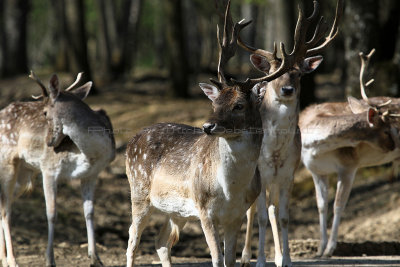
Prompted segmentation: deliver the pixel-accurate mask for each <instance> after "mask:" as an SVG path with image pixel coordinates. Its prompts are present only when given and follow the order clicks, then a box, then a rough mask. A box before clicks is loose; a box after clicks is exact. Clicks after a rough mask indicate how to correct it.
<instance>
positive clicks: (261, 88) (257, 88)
mask: <svg viewBox="0 0 400 267" xmlns="http://www.w3.org/2000/svg"><path fill="white" fill-rule="evenodd" d="M266 86H267V82H262V83H257V84H256V85H254V86H253V88H252V89H251V92H252V94H253V95H254V96H256V97H257V98H258V100H262V99H263V98H264V95H265V91H266V89H265V87H266Z"/></svg>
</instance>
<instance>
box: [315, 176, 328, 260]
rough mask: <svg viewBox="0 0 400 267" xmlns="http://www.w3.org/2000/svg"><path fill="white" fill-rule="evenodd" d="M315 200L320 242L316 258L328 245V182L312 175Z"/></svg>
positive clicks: (321, 177) (323, 178) (326, 178)
mask: <svg viewBox="0 0 400 267" xmlns="http://www.w3.org/2000/svg"><path fill="white" fill-rule="evenodd" d="M312 177H313V180H314V187H315V195H316V198H317V207H318V213H319V232H320V241H319V246H318V251H317V255H316V256H317V257H321V256H322V254H323V253H324V250H325V248H326V245H327V244H328V231H327V217H328V193H329V180H328V177H327V176H325V175H316V174H314V173H313V174H312Z"/></svg>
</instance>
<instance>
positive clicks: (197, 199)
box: [126, 1, 282, 267]
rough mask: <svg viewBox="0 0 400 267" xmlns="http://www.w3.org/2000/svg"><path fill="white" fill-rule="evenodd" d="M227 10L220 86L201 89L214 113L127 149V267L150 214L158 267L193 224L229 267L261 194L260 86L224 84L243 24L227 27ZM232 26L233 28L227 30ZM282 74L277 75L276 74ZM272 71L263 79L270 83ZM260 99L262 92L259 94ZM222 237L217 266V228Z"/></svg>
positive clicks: (142, 136) (146, 133)
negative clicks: (158, 216) (157, 226)
mask: <svg viewBox="0 0 400 267" xmlns="http://www.w3.org/2000/svg"><path fill="white" fill-rule="evenodd" d="M229 7H230V2H229V1H228V4H227V6H226V11H225V23H224V31H223V38H222V40H221V39H220V37H219V34H218V40H219V42H218V43H219V63H218V78H219V81H213V85H211V84H205V83H201V84H200V87H201V89H202V90H203V92H204V93H205V94H206V95H207V96H208V98H209V99H210V100H211V101H212V105H213V110H214V111H213V114H212V116H211V117H210V118H209V119H208V121H207V122H206V123H204V125H203V129H202V130H201V129H199V128H195V127H192V126H188V125H182V124H173V123H170V124H166V123H160V124H156V125H153V126H150V127H148V128H146V129H144V130H142V131H141V132H139V133H138V134H137V135H135V136H134V137H133V138H132V140H131V141H130V142H129V144H128V146H127V150H126V173H127V176H128V179H129V184H130V189H131V201H132V225H131V226H130V228H129V242H128V249H127V266H129V267H131V266H133V263H134V257H135V254H136V252H137V249H138V245H139V241H140V237H141V234H142V231H143V229H144V228H145V226H146V224H147V223H148V220H149V218H150V217H151V214H152V213H153V212H154V211H159V212H161V213H163V214H164V215H165V217H166V221H165V224H164V226H163V227H162V229H161V231H160V234H159V236H158V238H157V241H156V249H157V253H158V256H159V258H160V260H161V263H162V265H163V266H171V260H170V257H171V255H170V250H171V247H172V246H173V245H174V244H175V243H176V242H177V241H178V237H179V231H180V229H182V227H183V226H184V225H185V223H186V222H187V221H188V220H197V219H200V223H201V227H202V229H203V232H204V235H205V238H206V242H207V244H208V246H209V248H210V252H211V257H212V264H213V266H223V265H224V263H225V266H234V264H235V254H236V237H237V234H238V231H239V230H240V226H241V224H242V220H243V217H244V215H245V213H246V210H247V209H248V208H249V207H250V205H251V204H252V203H253V202H254V200H255V199H256V197H257V196H258V194H259V192H260V179H259V176H257V175H256V176H254V173H255V171H256V165H257V159H258V156H259V153H260V147H261V140H262V134H261V119H260V112H259V102H260V100H259V98H260V92H259V90H258V89H259V87H257V86H256V87H253V85H254V84H253V83H251V82H247V83H244V82H237V81H228V80H227V79H226V78H225V75H224V67H225V65H226V63H227V62H228V60H229V59H230V58H231V57H233V56H234V54H235V51H236V47H237V41H236V39H237V34H238V32H239V30H240V29H241V28H243V27H245V26H246V25H247V24H248V23H244V21H243V20H242V21H240V22H238V23H235V24H234V25H233V22H232V18H231V16H230V11H229V9H230V8H229ZM232 25H233V26H232ZM281 73H282V72H281ZM274 76H279V73H278V72H276V73H275V72H274V73H271V75H266V76H264V77H263V79H264V80H266V81H270V80H271V77H274ZM261 94H262V92H261ZM219 226H221V227H222V228H223V230H224V252H225V253H224V254H225V256H224V259H223V256H222V250H221V248H220V242H219V234H218V227H219Z"/></svg>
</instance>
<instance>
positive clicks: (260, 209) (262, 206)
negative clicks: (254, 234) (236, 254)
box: [256, 186, 268, 267]
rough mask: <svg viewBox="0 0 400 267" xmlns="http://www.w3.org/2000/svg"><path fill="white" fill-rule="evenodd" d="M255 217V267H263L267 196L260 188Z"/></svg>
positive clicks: (263, 189)
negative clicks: (256, 235) (256, 218)
mask: <svg viewBox="0 0 400 267" xmlns="http://www.w3.org/2000/svg"><path fill="white" fill-rule="evenodd" d="M256 201H257V216H258V256H257V264H256V266H257V267H264V266H265V262H266V257H265V235H266V231H267V225H268V212H267V205H266V204H267V195H266V189H265V187H264V186H263V187H262V188H261V192H260V195H258V198H257V200H256Z"/></svg>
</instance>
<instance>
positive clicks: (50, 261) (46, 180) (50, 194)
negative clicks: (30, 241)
mask: <svg viewBox="0 0 400 267" xmlns="http://www.w3.org/2000/svg"><path fill="white" fill-rule="evenodd" d="M43 191H44V198H45V201H46V215H47V225H48V236H47V249H46V266H56V263H55V260H54V250H53V242H54V225H55V222H56V219H57V210H56V197H57V181H56V178H55V177H54V176H53V175H48V174H46V173H43Z"/></svg>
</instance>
